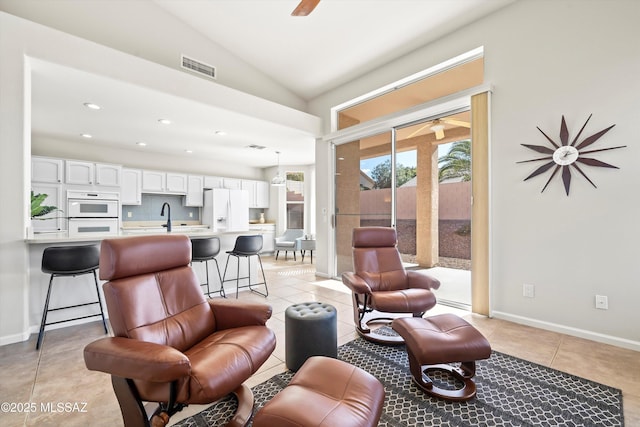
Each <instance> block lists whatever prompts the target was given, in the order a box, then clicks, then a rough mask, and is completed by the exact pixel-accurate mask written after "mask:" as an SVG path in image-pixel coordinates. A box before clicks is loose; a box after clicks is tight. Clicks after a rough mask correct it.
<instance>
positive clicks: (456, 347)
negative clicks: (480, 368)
mask: <svg viewBox="0 0 640 427" xmlns="http://www.w3.org/2000/svg"><path fill="white" fill-rule="evenodd" d="M391 327H392V328H393V329H394V330H395V331H396V332H398V333H399V334H400V335H401V336H402V338H404V341H405V344H406V346H407V354H408V355H409V368H410V369H411V376H412V377H413V380H414V381H415V382H416V384H417V385H418V387H420V388H421V389H422V390H424V391H425V392H426V393H427V394H430V395H433V396H436V397H441V398H444V399H448V400H454V401H463V400H469V399H471V398H473V397H474V396H475V395H476V385H475V383H474V382H473V376H474V375H475V373H476V360H480V359H488V358H489V357H490V356H491V345H490V344H489V341H487V339H486V338H485V337H484V336H483V335H482V334H481V333H480V332H479V331H478V330H477V329H476V328H474V327H473V326H471V325H470V324H469V323H468V322H467V321H465V320H464V319H462V318H460V317H458V316H456V315H454V314H440V315H437V316H430V317H427V318H421V317H405V318H400V319H395V320H394V321H393V322H392V323H391ZM452 362H460V366H459V367H454V366H452V365H449V364H448V363H452ZM437 370H440V371H447V372H448V373H450V374H451V375H453V376H454V377H455V378H457V379H458V380H460V381H462V382H463V383H464V386H463V387H462V388H459V389H453V390H450V389H445V388H441V387H438V386H436V385H435V384H434V382H433V381H432V379H431V378H429V372H431V371H437Z"/></svg>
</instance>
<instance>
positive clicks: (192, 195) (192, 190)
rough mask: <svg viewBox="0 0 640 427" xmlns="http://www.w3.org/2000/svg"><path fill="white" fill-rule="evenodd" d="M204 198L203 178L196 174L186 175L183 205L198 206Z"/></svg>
mask: <svg viewBox="0 0 640 427" xmlns="http://www.w3.org/2000/svg"><path fill="white" fill-rule="evenodd" d="M203 200H204V178H203V177H202V176H197V175H189V176H188V177H187V195H186V196H185V198H184V205H185V206H195V207H200V206H202V205H203Z"/></svg>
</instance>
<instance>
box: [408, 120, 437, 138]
mask: <svg viewBox="0 0 640 427" xmlns="http://www.w3.org/2000/svg"><path fill="white" fill-rule="evenodd" d="M431 125H432V123H431V122H428V123H427V124H426V125H424V126H420V128H418V130H416V131H414V132H411V134H410V135H409V136H407V139H409V138H413V137H414V136H416V135H417V134H419V133H420V132H422V131H423V130H424V129H425V128H426V127H428V126H431Z"/></svg>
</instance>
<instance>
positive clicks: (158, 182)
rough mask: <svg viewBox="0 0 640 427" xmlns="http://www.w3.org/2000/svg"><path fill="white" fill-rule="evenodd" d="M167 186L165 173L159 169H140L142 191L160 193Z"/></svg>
mask: <svg viewBox="0 0 640 427" xmlns="http://www.w3.org/2000/svg"><path fill="white" fill-rule="evenodd" d="M166 186H167V174H166V173H165V172H160V171H149V170H144V171H142V191H150V192H155V193H160V192H162V191H164V189H165V187H166Z"/></svg>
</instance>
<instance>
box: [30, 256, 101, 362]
mask: <svg viewBox="0 0 640 427" xmlns="http://www.w3.org/2000/svg"><path fill="white" fill-rule="evenodd" d="M99 265H100V250H99V249H98V247H97V246H95V245H88V246H61V247H49V248H45V250H44V252H43V253H42V268H41V269H42V272H43V273H46V274H50V275H51V277H50V278H49V289H48V290H47V299H46V301H45V303H44V312H43V313H42V321H41V322H40V332H39V333H38V343H37V344H36V350H38V349H40V345H41V344H42V339H43V338H44V328H45V326H48V325H55V324H57V323H64V322H70V321H72V320H79V319H86V318H89V317H96V316H101V317H102V325H103V326H104V332H105V333H107V321H106V320H105V318H104V311H103V310H102V299H101V298H100V291H99V289H98V277H97V276H96V270H97V269H98V266H99ZM89 273H93V281H94V282H95V284H96V293H97V294H98V300H97V301H92V302H87V303H84V304H75V305H68V306H64V307H58V308H51V309H50V308H49V299H50V297H51V288H52V284H53V278H54V277H63V276H74V277H75V276H80V275H83V274H89ZM93 304H98V306H99V307H100V313H96V314H90V315H87V316H80V317H74V318H72V319H66V320H59V321H57V322H49V323H47V314H49V312H50V311H57V310H64V309H68V308H74V307H82V306H85V305H93Z"/></svg>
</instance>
